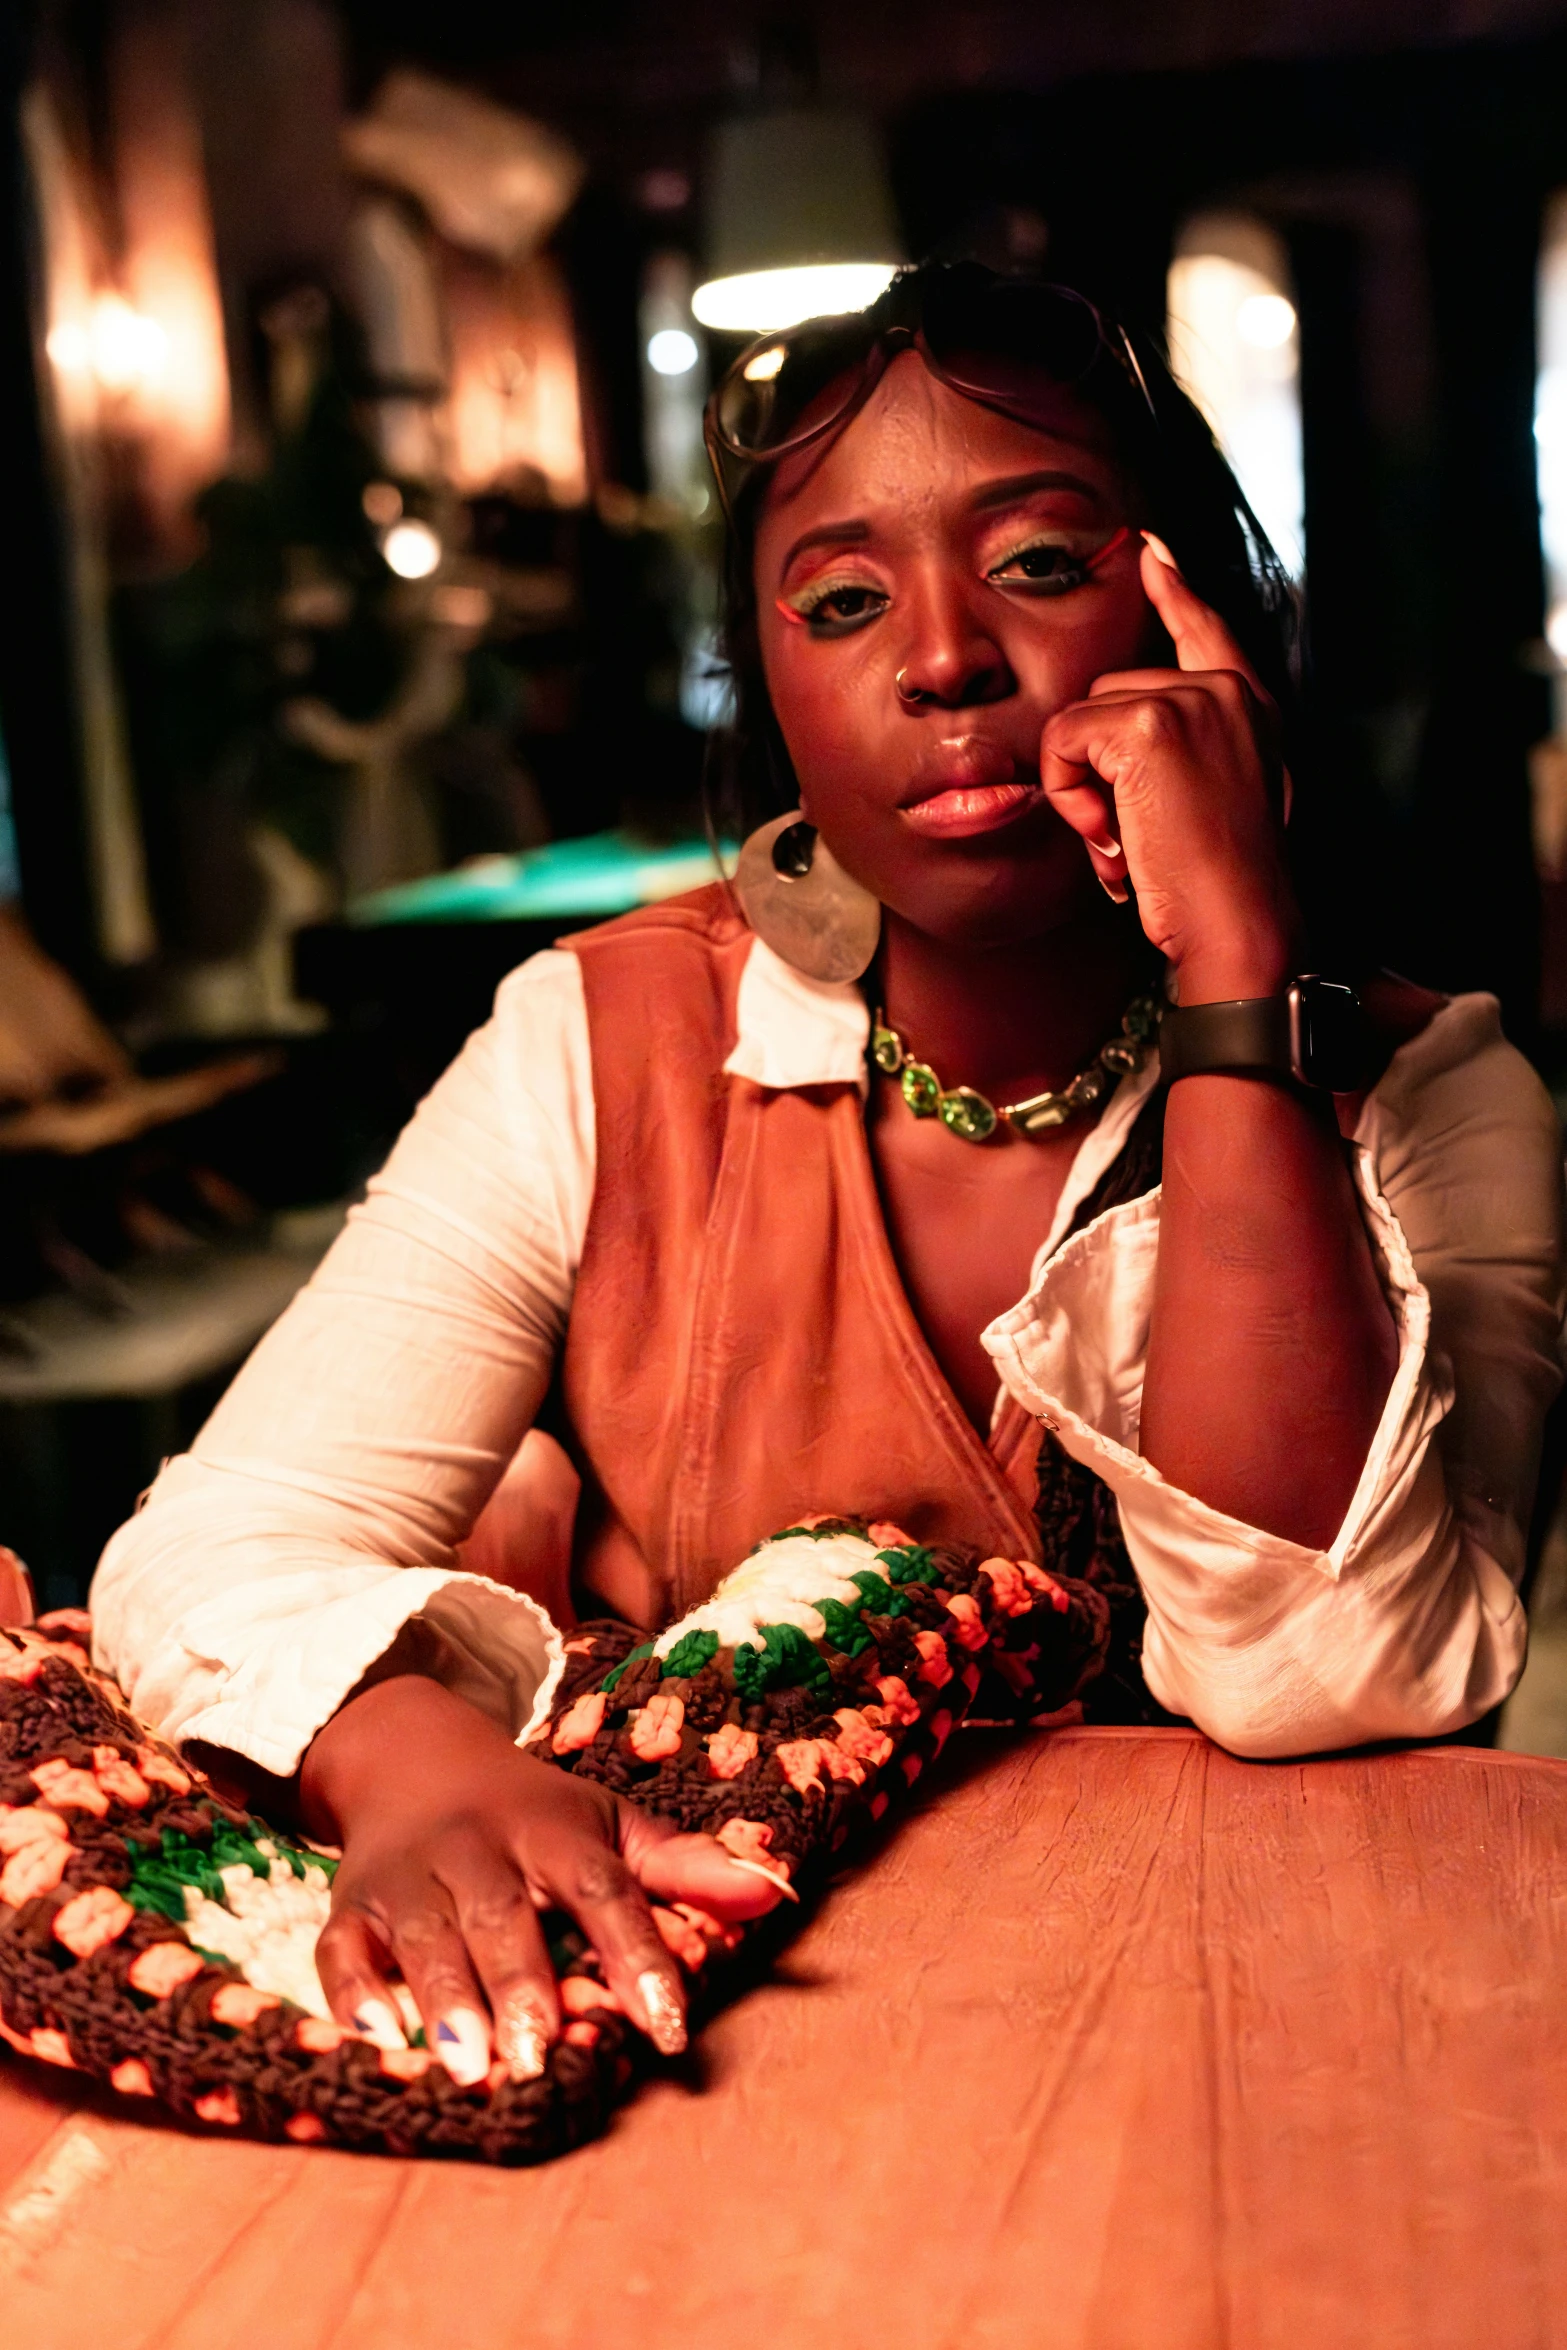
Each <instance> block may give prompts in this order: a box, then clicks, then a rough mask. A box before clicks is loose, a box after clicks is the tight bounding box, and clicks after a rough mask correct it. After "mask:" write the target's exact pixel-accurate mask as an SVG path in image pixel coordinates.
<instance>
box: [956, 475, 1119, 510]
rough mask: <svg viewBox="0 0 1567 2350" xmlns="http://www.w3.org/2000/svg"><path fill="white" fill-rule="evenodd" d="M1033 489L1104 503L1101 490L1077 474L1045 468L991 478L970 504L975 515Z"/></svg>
mask: <svg viewBox="0 0 1567 2350" xmlns="http://www.w3.org/2000/svg"><path fill="white" fill-rule="evenodd" d="M1034 490H1075V491H1076V492H1077V494H1078V496H1079V497H1083V498H1090V499H1092V501H1093V503H1094V504H1095V505H1096V506H1102V505H1103V504H1104V497H1103V494H1102V492H1100V491H1099V490H1097V489H1095V487H1094V485H1093V483H1092V482H1091V481H1085V480H1084V479H1083V476H1082V475H1081V474H1080V473H1061V472H1059V471H1055V470H1050V469H1047V470H1045V471H1043V472H1039V473H1014V474H1010V475H1009V476H1008V477H1007V479H1006V480H1005V481H993V482H990V483H989V484H987V486H986V487H985V488H984V489H982V490H977V491H976V492H975V494H974V497H973V499H972V500H971V504H972V506H973V508H974V511H975V513H976V514H984V513H988V512H989V510H990V509H991V507H993V506H1012V505H1015V504H1016V503H1017V501H1018V499H1019V498H1026V497H1027V496H1028V495H1029V494H1030V492H1031V491H1034Z"/></svg>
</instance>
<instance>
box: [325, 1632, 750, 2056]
mask: <svg viewBox="0 0 1567 2350" xmlns="http://www.w3.org/2000/svg"><path fill="white" fill-rule="evenodd" d="M300 1798H301V1809H302V1814H303V1818H304V1822H305V1825H306V1828H307V1830H308V1831H309V1833H310V1834H311V1835H313V1836H316V1837H318V1838H320V1839H321V1840H323V1841H331V1842H334V1843H339V1844H341V1846H342V1848H343V1859H342V1863H341V1865H340V1867H339V1869H338V1871H337V1876H336V1880H335V1882H334V1885H333V1889H332V1915H331V1918H330V1919H329V1921H328V1923H327V1925H326V1927H325V1929H324V1930H323V1932H322V1935H321V1939H320V1942H319V1944H318V1946H317V1952H316V1962H317V1966H318V1968H319V1971H320V1975H321V1982H322V1987H323V1989H324V1990H325V1992H326V1995H327V1998H328V2000H329V2001H330V2003H331V2007H332V2012H333V2014H334V2015H335V2016H337V2018H338V2019H339V2021H340V2022H342V2023H345V2024H348V2025H350V2026H352V2027H353V2028H355V2029H356V2030H359V2031H363V2032H367V2033H368V2034H369V2036H370V2037H371V2038H373V2039H376V2040H378V2041H381V2042H382V2044H392V2045H397V2044H398V2043H400V2041H401V2037H402V2035H401V2032H400V2030H399V2027H398V2023H397V2017H396V2011H395V2009H394V2008H393V2006H392V2003H391V2001H390V1999H389V1997H388V1982H389V1979H390V1978H391V1977H393V1976H394V1975H399V1974H400V1975H401V1976H402V1977H403V1979H404V1980H405V1981H406V1982H407V1984H408V1986H409V1989H410V1990H411V1991H412V1993H413V1996H414V1998H415V2000H416V2001H417V2002H418V2006H419V2012H420V2015H421V2016H422V2017H423V2019H424V2026H425V2032H426V2035H427V2037H428V2040H429V2044H430V2046H431V2048H432V2049H433V2050H434V2052H435V2054H436V2055H437V2056H438V2057H439V2058H440V2059H441V2061H442V2062H443V2063H444V2064H445V2065H446V2068H447V2070H448V2071H449V2072H450V2073H451V2074H452V2075H453V2077H454V2079H456V2080H458V2081H460V2082H462V2083H464V2085H471V2084H472V2083H474V2082H476V2081H480V2080H482V2079H483V2078H484V2076H485V2073H486V2072H487V2070H488V2069H489V2065H490V2060H491V2048H492V2040H493V2046H494V2048H495V2050H496V2051H497V2052H498V2054H499V2055H500V2056H501V2057H502V2058H503V2059H504V2060H505V2061H506V2062H507V2063H508V2064H509V2065H510V2066H511V2068H512V2070H513V2072H514V2074H515V2075H516V2076H517V2077H518V2078H527V2077H529V2076H531V2075H533V2074H536V2073H538V2072H540V2071H541V2070H542V2069H543V2064H544V2056H545V2051H546V2049H547V2047H548V2044H549V2042H550V2041H551V2040H552V2039H553V2038H554V2036H555V2034H556V2033H557V2031H558V2030H559V2028H560V2001H559V1997H558V1994H557V1991H556V1984H555V1972H554V1968H553V1967H552V1966H551V1964H550V1958H549V1952H548V1950H547V1948H546V1946H545V1941H544V1936H543V1933H542V1931H541V1929H540V1925H539V1919H538V1913H539V1911H541V1910H545V1909H560V1910H564V1911H566V1912H567V1914H568V1915H570V1916H571V1917H572V1918H574V1919H575V1920H576V1922H577V1924H578V1925H579V1926H580V1927H581V1929H582V1931H583V1932H584V1933H585V1934H586V1935H587V1936H588V1939H589V1940H590V1941H591V1943H592V1944H593V1947H594V1949H595V1950H596V1951H597V1952H598V1955H599V1958H600V1960H601V1962H602V1964H603V1969H604V1977H605V1980H606V1982H607V1984H608V1986H609V1988H610V1990H611V1991H612V1992H613V1994H614V1995H615V1998H616V1999H617V2001H618V2002H619V2004H620V2005H621V2007H623V2008H624V2009H625V2011H626V2013H627V2014H628V2015H629V2016H630V2017H631V2018H632V2020H633V2022H635V2023H637V2024H639V2025H640V2026H641V2027H642V2029H643V2030H644V2031H645V2032H646V2033H647V2034H648V2036H649V2038H650V2039H651V2040H652V2041H653V2043H654V2045H655V2047H657V2048H658V2049H659V2050H661V2051H662V2052H663V2053H664V2054H666V2055H668V2054H672V2053H674V2052H675V2051H677V2050H679V2049H681V2048H683V2047H684V2046H685V2038H686V2033H685V1997H684V1992H683V1989H682V1985H681V1978H680V1970H679V1968H678V1967H677V1965H676V1964H675V1961H674V1959H673V1958H672V1957H671V1956H670V1953H669V1951H668V1950H667V1949H666V1947H665V1945H664V1942H663V1940H662V1938H661V1936H660V1934H659V1932H658V1928H657V1926H656V1924H655V1923H654V1920H653V1915H652V1911H651V1909H650V1907H649V1898H648V1897H649V1895H652V1896H654V1897H655V1898H657V1899H659V1900H661V1901H689V1902H692V1903H694V1904H695V1905H696V1906H697V1907H699V1908H701V1909H704V1910H706V1911H708V1912H709V1914H710V1915H712V1916H714V1917H717V1918H720V1919H722V1920H725V1921H726V1922H737V1921H739V1920H741V1919H743V1918H750V1917H756V1916H759V1915H760V1914H761V1913H762V1912H763V1911H764V1910H768V1909H770V1908H772V1906H773V1904H774V1902H775V1901H776V1900H777V1899H778V1894H777V1892H776V1891H775V1890H774V1889H773V1888H772V1887H770V1886H769V1885H767V1884H766V1883H765V1882H763V1880H762V1879H761V1878H760V1877H758V1876H757V1875H755V1874H754V1873H753V1872H751V1871H750V1870H747V1869H742V1868H740V1867H737V1866H736V1865H734V1864H733V1863H732V1862H731V1861H730V1860H729V1858H728V1857H727V1856H726V1854H725V1853H724V1852H723V1850H722V1848H721V1847H720V1846H719V1845H717V1844H716V1843H715V1842H714V1841H713V1839H712V1838H711V1837H710V1836H692V1835H682V1834H680V1833H679V1832H678V1831H677V1830H676V1829H674V1828H673V1827H672V1826H671V1825H670V1824H669V1823H668V1822H667V1821H663V1820H659V1819H657V1818H655V1817H653V1816H652V1815H651V1814H649V1813H647V1812H642V1811H639V1810H637V1809H636V1808H635V1807H634V1806H633V1805H631V1804H627V1803H622V1802H621V1801H620V1799H619V1798H618V1797H617V1796H614V1795H611V1794H610V1793H608V1791H607V1790H606V1789H604V1788H602V1787H597V1786H594V1785H593V1784H591V1783H590V1782H589V1781H587V1780H583V1779H576V1778H573V1777H571V1776H570V1775H569V1774H568V1773H567V1772H565V1771H562V1770H557V1769H556V1768H555V1767H554V1766H553V1765H552V1764H550V1763H546V1762H541V1761H538V1760H535V1759H534V1758H532V1757H531V1756H529V1755H527V1754H525V1753H522V1752H520V1751H519V1750H518V1748H517V1747H516V1746H515V1745H514V1744H513V1742H512V1740H511V1738H510V1737H509V1736H508V1734H507V1732H506V1731H505V1730H504V1729H502V1728H501V1727H500V1726H499V1725H498V1724H497V1723H495V1722H493V1721H491V1720H490V1719H489V1718H488V1717H487V1716H486V1715H484V1714H481V1713H479V1712H478V1711H477V1710H476V1709H475V1708H474V1707H473V1706H471V1705H469V1704H468V1703H467V1702H466V1701H465V1700H464V1699H462V1698H460V1697H456V1696H454V1695H453V1694H452V1693H451V1691H450V1690H448V1689H445V1688H443V1687H442V1686H441V1685H440V1684H439V1683H438V1682H435V1681H431V1680H426V1679H424V1678H422V1677H420V1676H419V1675H417V1674H399V1675H397V1676H396V1677H394V1678H392V1679H388V1680H385V1681H381V1682H378V1683H376V1684H375V1685H373V1686H372V1687H370V1688H368V1689H366V1690H364V1691H363V1692H362V1693H361V1694H360V1695H359V1696H356V1697H354V1698H351V1699H350V1700H349V1702H348V1704H347V1705H345V1706H344V1707H343V1708H342V1710H341V1712H339V1713H338V1714H336V1715H334V1717H333V1719H332V1720H331V1721H330V1722H328V1723H327V1724H326V1726H325V1728H324V1729H322V1730H321V1731H320V1732H319V1733H318V1734H317V1736H316V1738H315V1740H314V1741H313V1743H312V1745H311V1747H310V1749H309V1752H308V1753H307V1755H306V1757H305V1761H304V1765H303V1768H302V1771H301V1775H300Z"/></svg>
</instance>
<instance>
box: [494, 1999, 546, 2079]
mask: <svg viewBox="0 0 1567 2350" xmlns="http://www.w3.org/2000/svg"><path fill="white" fill-rule="evenodd" d="M549 2045H550V2039H549V2034H548V2032H547V2031H546V2030H545V2029H544V2024H543V2021H542V2019H541V2017H540V2015H539V2011H538V2009H537V2008H536V2007H535V2006H534V2004H533V2002H532V2001H531V2000H530V1999H528V1998H526V1997H518V1998H516V1999H509V2000H508V2001H507V2002H506V2004H505V2006H504V2007H503V2008H502V2010H501V2012H500V2015H499V2016H498V2017H497V2019H496V2024H495V2052H496V2054H497V2056H499V2057H500V2059H501V2061H502V2063H503V2064H504V2065H505V2066H506V2068H507V2070H508V2072H509V2073H510V2074H511V2077H512V2079H513V2080H514V2081H536V2080H537V2079H538V2077H539V2075H540V2074H541V2073H542V2072H543V2070H544V2060H545V2058H546V2057H547V2056H548V2054H549Z"/></svg>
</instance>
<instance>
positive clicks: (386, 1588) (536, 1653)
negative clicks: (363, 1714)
mask: <svg viewBox="0 0 1567 2350" xmlns="http://www.w3.org/2000/svg"><path fill="white" fill-rule="evenodd" d="M415 1624H417V1625H419V1626H421V1627H423V1628H424V1629H425V1630H426V1631H427V1632H428V1633H429V1635H430V1637H429V1638H428V1639H427V1640H425V1641H422V1642H421V1643H420V1668H421V1670H424V1671H427V1672H428V1673H430V1675H431V1677H432V1678H434V1679H436V1680H439V1681H441V1682H442V1683H443V1684H444V1685H445V1686H446V1687H448V1688H450V1689H452V1690H453V1691H454V1692H455V1693H456V1694H457V1695H458V1696H460V1697H463V1698H466V1699H467V1700H468V1701H469V1703H470V1704H473V1705H475V1706H477V1707H478V1708H479V1710H480V1711H481V1712H483V1713H486V1714H488V1715H489V1716H490V1717H491V1719H492V1720H495V1721H498V1722H500V1723H501V1724H503V1726H504V1727H506V1728H507V1729H509V1730H510V1731H511V1733H512V1735H513V1736H514V1737H515V1738H516V1739H517V1741H518V1743H519V1744H521V1743H522V1742H523V1740H525V1739H526V1738H528V1737H529V1736H530V1735H531V1734H532V1732H533V1731H534V1729H535V1728H536V1727H537V1726H538V1725H539V1724H540V1723H541V1722H542V1721H544V1720H545V1719H546V1718H547V1716H548V1712H549V1708H550V1704H551V1701H552V1700H553V1698H554V1694H555V1689H556V1685H557V1684H558V1682H559V1680H560V1676H561V1671H562V1668H563V1665H564V1661H565V1660H564V1644H563V1642H562V1638H561V1634H560V1632H559V1630H558V1629H557V1627H556V1626H555V1624H554V1623H553V1622H552V1621H551V1619H550V1618H549V1616H547V1615H546V1614H545V1612H544V1610H543V1609H542V1608H541V1607H540V1606H539V1605H538V1603H537V1601H535V1600H533V1599H530V1598H529V1597H528V1596H527V1595H526V1593H523V1592H519V1591H511V1590H508V1589H507V1588H506V1587H505V1586H504V1585H503V1584H499V1583H492V1582H490V1581H488V1580H487V1579H486V1578H485V1577H483V1576H480V1575H465V1574H461V1573H457V1572H445V1571H442V1570H441V1569H438V1568H425V1567H376V1566H372V1565H368V1564H367V1565H365V1566H362V1567H361V1566H332V1567H325V1566H312V1567H309V1568H301V1569H300V1570H298V1571H297V1572H295V1573H292V1574H285V1575H282V1576H278V1577H273V1578H269V1580H268V1581H267V1582H266V1583H265V1584H264V1585H261V1586H258V1585H256V1584H254V1583H251V1584H247V1585H245V1586H242V1587H240V1588H238V1589H236V1590H234V1591H233V1592H230V1593H225V1594H223V1595H222V1596H220V1597H218V1598H215V1599H211V1600H207V1601H205V1602H203V1603H202V1604H201V1605H200V1606H198V1607H196V1608H194V1609H192V1610H190V1611H189V1612H188V1613H187V1614H186V1615H185V1616H184V1617H183V1618H181V1619H180V1620H179V1621H178V1622H177V1624H176V1625H175V1626H174V1627H173V1630H172V1631H171V1633H170V1635H169V1637H168V1639H167V1640H166V1642H165V1643H164V1644H163V1646H164V1648H165V1650H166V1652H167V1653H165V1654H164V1656H162V1657H161V1658H159V1657H156V1656H155V1657H152V1658H149V1659H148V1662H147V1667H146V1669H145V1670H144V1671H143V1673H142V1674H140V1675H139V1676H138V1681H139V1683H140V1684H142V1685H143V1686H139V1687H138V1689H137V1690H136V1692H135V1693H134V1702H136V1703H137V1704H138V1706H139V1708H140V1710H142V1711H143V1712H144V1713H146V1714H148V1716H149V1718H151V1719H152V1720H153V1721H154V1726H155V1727H157V1728H158V1729H160V1730H161V1731H162V1733H163V1734H164V1735H165V1736H166V1737H169V1738H173V1739H181V1740H183V1739H203V1740H205V1741H206V1742H207V1743H209V1744H210V1745H213V1746H221V1747H223V1748H225V1749H226V1750H227V1751H228V1752H230V1753H232V1754H240V1755H245V1756H247V1757H248V1758H249V1759H250V1760H251V1761H252V1762H255V1763H257V1764H259V1765H260V1767H261V1768H262V1769H263V1770H265V1771H270V1772H272V1773H274V1774H275V1775H276V1776H278V1777H280V1778H286V1777H287V1776H288V1775H289V1774H290V1773H291V1772H292V1771H294V1770H295V1769H297V1767H298V1765H299V1761H300V1758H301V1756H302V1755H303V1754H304V1751H305V1749H306V1747H307V1746H308V1745H309V1744H310V1741H311V1739H312V1738H314V1736H315V1734H316V1732H317V1731H318V1730H319V1729H320V1728H321V1727H322V1725H323V1724H324V1723H326V1722H327V1721H329V1720H330V1719H331V1717H332V1715H333V1714H334V1713H335V1712H336V1711H337V1709H338V1707H339V1706H340V1705H341V1704H342V1703H343V1701H344V1699H345V1698H346V1697H347V1696H348V1694H349V1692H350V1691H351V1690H352V1689H354V1688H355V1687H356V1686H357V1684H358V1683H359V1682H360V1681H361V1680H362V1679H363V1678H364V1676H365V1674H366V1673H367V1672H368V1671H369V1670H370V1668H371V1666H372V1665H374V1664H376V1663H377V1662H378V1661H379V1660H380V1659H381V1658H382V1657H383V1656H385V1655H386V1653H387V1651H388V1650H389V1649H390V1648H391V1647H392V1645H393V1643H394V1642H395V1641H396V1640H397V1639H398V1637H399V1635H400V1634H402V1633H403V1632H404V1631H405V1629H406V1628H409V1627H412V1626H414V1625H415ZM160 1684H161V1685H162V1688H161V1692H160V1686H159V1685H160ZM160 1693H161V1694H163V1695H164V1696H165V1697H166V1698H169V1699H172V1700H173V1703H172V1704H169V1703H165V1704H164V1705H162V1706H160V1705H159V1703H158V1699H159V1696H160ZM182 1701H183V1702H182ZM160 1715H161V1717H162V1718H161V1719H160V1718H159V1716H160Z"/></svg>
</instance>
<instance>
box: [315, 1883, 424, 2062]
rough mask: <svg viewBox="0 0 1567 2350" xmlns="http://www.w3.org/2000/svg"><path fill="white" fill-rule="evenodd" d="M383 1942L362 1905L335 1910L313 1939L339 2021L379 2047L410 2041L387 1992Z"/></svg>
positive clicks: (401, 2045) (328, 1998) (325, 1988)
mask: <svg viewBox="0 0 1567 2350" xmlns="http://www.w3.org/2000/svg"><path fill="white" fill-rule="evenodd" d="M389 1964H390V1959H389V1954H388V1951H387V1948H386V1944H385V1943H384V1942H383V1941H382V1940H381V1938H380V1936H379V1935H378V1934H377V1933H376V1931H375V1929H374V1927H373V1925H372V1924H371V1921H370V1919H369V1918H368V1917H366V1916H365V1914H364V1912H363V1911H362V1910H358V1909H345V1910H339V1911H335V1912H334V1913H333V1915H332V1916H331V1917H330V1918H329V1919H328V1921H327V1923H326V1925H325V1926H323V1928H322V1929H321V1934H320V1938H319V1940H318V1941H317V1943H316V1973H317V1974H318V1975H319V1977H320V1979H321V1988H322V1990H323V1991H324V1992H325V1993H326V2003H327V2005H328V2007H329V2008H330V2009H331V2010H332V2013H333V2014H334V2015H335V2016H336V2018H337V2020H338V2022H339V2023H340V2024H346V2025H347V2027H348V2029H349V2030H350V2031H351V2032H359V2033H361V2034H362V2035H363V2037H364V2038H365V2039H366V2040H370V2041H373V2042H374V2044H375V2046H376V2047H377V2048H406V2047H407V2045H408V2043H407V2040H406V2038H405V2037H404V2034H403V2027H402V2025H401V2023H400V2022H399V2021H398V2016H397V2010H396V2008H395V2007H394V2006H393V2004H392V2001H391V1998H390V1996H389V1989H390V1986H389V1981H388V1967H389Z"/></svg>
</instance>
